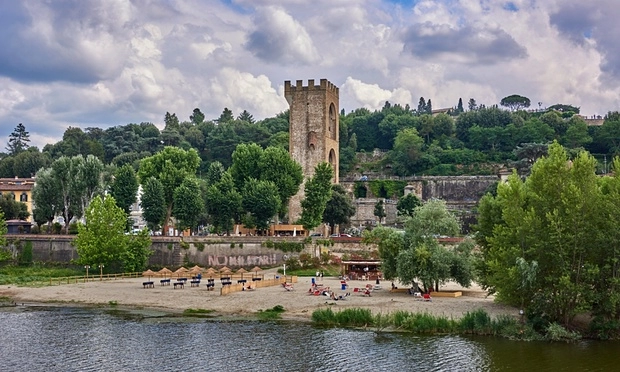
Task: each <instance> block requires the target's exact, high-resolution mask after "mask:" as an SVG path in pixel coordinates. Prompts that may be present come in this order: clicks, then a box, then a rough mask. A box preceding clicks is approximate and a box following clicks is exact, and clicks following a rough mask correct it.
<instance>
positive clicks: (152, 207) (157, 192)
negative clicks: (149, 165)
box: [140, 177, 166, 230]
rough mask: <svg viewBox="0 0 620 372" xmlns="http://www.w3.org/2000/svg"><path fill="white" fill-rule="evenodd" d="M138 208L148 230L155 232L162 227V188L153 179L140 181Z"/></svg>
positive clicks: (163, 204) (163, 217)
mask: <svg viewBox="0 0 620 372" xmlns="http://www.w3.org/2000/svg"><path fill="white" fill-rule="evenodd" d="M140 208H142V218H144V220H145V221H146V223H147V225H148V227H149V229H151V230H157V229H160V228H161V227H162V225H163V224H164V219H165V218H166V198H165V195H164V186H163V185H162V184H161V182H159V180H158V179H156V178H155V177H149V178H147V179H146V180H143V181H142V195H141V196H140Z"/></svg>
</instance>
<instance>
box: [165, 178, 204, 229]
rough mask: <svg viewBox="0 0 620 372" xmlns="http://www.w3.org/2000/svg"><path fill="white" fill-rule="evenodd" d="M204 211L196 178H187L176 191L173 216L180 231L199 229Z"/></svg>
mask: <svg viewBox="0 0 620 372" xmlns="http://www.w3.org/2000/svg"><path fill="white" fill-rule="evenodd" d="M203 211H204V200H203V198H202V195H201V193H200V185H199V183H198V180H197V179H196V178H189V177H188V178H186V179H184V180H183V182H182V183H181V185H180V186H179V187H177V188H176V189H175V190H174V210H173V214H174V216H175V218H176V220H177V228H178V229H179V230H185V229H193V230H195V229H196V228H197V227H198V219H199V218H200V215H202V213H203Z"/></svg>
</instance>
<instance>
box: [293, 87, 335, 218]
mask: <svg viewBox="0 0 620 372" xmlns="http://www.w3.org/2000/svg"><path fill="white" fill-rule="evenodd" d="M284 96H285V97H286V100H287V101H288V104H289V106H290V114H289V117H290V119H289V132H290V141H289V152H290V154H291V158H293V160H295V161H297V162H298V163H299V164H300V165H301V168H302V171H303V175H304V182H303V183H302V185H301V186H300V190H299V192H298V193H297V194H296V195H295V196H293V197H292V198H291V201H290V203H289V212H288V213H289V223H294V222H295V221H296V220H298V219H299V217H300V216H301V200H303V198H304V187H305V180H306V179H308V178H310V177H312V176H313V175H314V168H315V167H316V166H317V165H318V164H319V163H321V162H328V163H329V164H331V166H332V169H333V170H334V175H335V176H334V183H338V156H339V148H338V131H339V111H340V109H339V93H338V87H336V86H335V85H334V84H332V83H330V82H329V81H327V79H321V80H320V85H314V80H312V79H311V80H308V85H307V86H304V85H303V80H297V81H296V85H295V86H293V85H291V82H290V81H285V82H284Z"/></svg>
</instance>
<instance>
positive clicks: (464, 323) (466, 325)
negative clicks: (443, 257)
mask: <svg viewBox="0 0 620 372" xmlns="http://www.w3.org/2000/svg"><path fill="white" fill-rule="evenodd" d="M312 322H313V323H314V324H317V325H321V326H339V327H372V328H376V329H378V330H383V329H394V330H402V331H407V332H412V333H416V334H473V335H493V336H500V337H505V338H510V339H513V340H542V339H546V340H551V341H553V340H561V341H569V340H575V339H576V336H575V335H574V334H573V333H571V332H568V331H565V330H564V331H563V330H562V329H559V328H558V327H554V326H552V327H550V329H548V330H547V333H548V334H547V335H545V336H543V335H540V334H538V333H536V332H535V331H534V330H533V328H532V327H531V326H530V325H527V324H522V323H520V322H519V321H518V320H517V319H516V318H514V317H511V316H508V315H500V316H498V317H497V318H496V319H492V318H491V317H490V316H489V314H487V313H486V312H485V311H484V310H482V309H478V310H475V311H473V312H467V313H466V314H465V315H464V316H463V317H462V318H461V319H453V318H447V317H445V316H436V315H432V314H429V313H411V312H408V311H396V312H393V313H389V314H377V315H372V313H371V311H370V310H368V309H360V308H349V309H344V310H342V311H339V312H334V311H333V310H332V309H331V308H322V309H317V310H315V311H314V312H313V313H312Z"/></svg>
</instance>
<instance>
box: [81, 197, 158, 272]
mask: <svg viewBox="0 0 620 372" xmlns="http://www.w3.org/2000/svg"><path fill="white" fill-rule="evenodd" d="M85 220H86V222H85V223H84V224H79V225H78V236H77V237H76V238H75V242H74V244H75V246H76V247H77V252H78V260H77V262H78V264H80V265H104V266H105V267H108V268H110V267H111V268H112V271H121V270H123V271H131V272H134V271H138V270H142V269H144V266H145V265H146V260H147V258H148V256H149V255H150V253H151V251H150V250H149V247H150V245H151V239H150V237H149V236H148V232H147V231H146V230H143V231H142V232H141V233H140V234H138V235H125V234H124V232H125V224H126V216H125V212H123V210H122V209H121V208H119V207H117V206H116V202H115V201H114V198H113V197H111V196H106V197H105V198H101V197H100V196H97V197H95V199H93V201H92V203H91V205H90V206H89V208H88V209H87V210H86V213H85Z"/></svg>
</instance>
